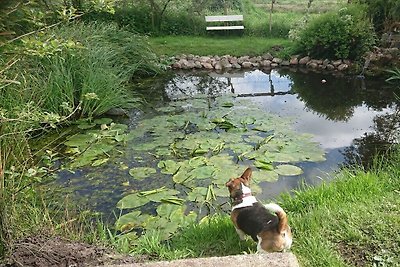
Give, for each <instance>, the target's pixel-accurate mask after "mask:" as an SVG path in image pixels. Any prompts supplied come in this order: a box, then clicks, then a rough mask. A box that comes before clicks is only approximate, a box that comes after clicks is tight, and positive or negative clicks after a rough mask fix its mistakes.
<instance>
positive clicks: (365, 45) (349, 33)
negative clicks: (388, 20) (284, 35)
mask: <svg viewBox="0 0 400 267" xmlns="http://www.w3.org/2000/svg"><path fill="white" fill-rule="evenodd" d="M374 43H375V33H374V31H373V27H372V24H371V22H370V21H368V19H366V16H365V8H364V7H363V6H361V5H357V6H349V7H346V8H342V9H340V10H339V11H337V12H329V13H326V14H323V15H321V16H319V17H317V18H315V19H313V20H311V21H310V23H309V24H308V25H307V26H306V28H305V29H304V30H302V31H301V32H300V33H299V39H298V40H297V46H298V50H299V52H300V53H305V54H308V55H310V56H312V57H315V58H330V59H337V58H339V59H340V58H348V59H358V58H360V57H361V56H362V55H363V54H364V53H365V52H367V51H368V50H369V49H370V48H371V47H372V45H373V44H374Z"/></svg>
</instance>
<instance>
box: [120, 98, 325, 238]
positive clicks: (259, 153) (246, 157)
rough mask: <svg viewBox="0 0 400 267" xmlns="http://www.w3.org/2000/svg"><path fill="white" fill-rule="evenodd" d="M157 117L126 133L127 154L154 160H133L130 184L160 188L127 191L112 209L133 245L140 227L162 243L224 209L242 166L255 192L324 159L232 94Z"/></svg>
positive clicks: (183, 104) (304, 137)
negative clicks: (250, 168)
mask: <svg viewBox="0 0 400 267" xmlns="http://www.w3.org/2000/svg"><path fill="white" fill-rule="evenodd" d="M227 103H229V104H227ZM158 111H159V113H160V114H159V115H158V116H155V117H152V118H148V119H144V120H142V121H140V122H139V124H138V125H137V128H136V129H134V130H133V131H132V132H130V133H129V134H128V136H129V138H128V139H127V140H128V141H127V145H128V146H129V149H130V150H133V151H134V152H135V151H136V152H137V153H139V154H150V155H152V156H153V158H154V160H155V161H156V162H155V164H154V163H151V162H148V161H140V162H136V163H135V167H133V168H130V169H129V170H127V172H128V173H129V176H130V178H129V179H128V180H130V181H131V182H132V184H133V183H134V181H146V180H148V181H152V180H160V181H164V182H161V183H164V186H162V187H161V188H152V189H147V190H138V191H134V192H131V193H128V194H126V195H125V196H124V197H123V198H122V199H120V200H119V202H118V203H117V208H119V209H120V210H121V217H119V219H118V220H117V222H116V225H115V226H116V229H117V230H118V231H121V232H122V233H123V234H127V235H129V238H133V239H137V238H138V236H137V235H136V233H137V230H139V229H141V230H140V232H143V233H146V232H148V231H154V230H156V231H158V233H159V235H160V236H162V237H163V238H164V239H168V238H170V237H171V236H172V235H173V234H174V233H175V232H176V231H177V230H178V229H180V228H182V227H184V226H185V225H187V224H189V223H191V222H193V221H195V220H200V219H201V218H203V217H204V216H206V215H207V214H212V213H214V212H220V211H222V210H226V209H227V208H226V207H224V205H225V203H226V201H227V197H228V193H227V190H226V188H225V182H226V181H227V180H228V179H229V178H230V177H236V176H237V175H238V174H240V173H241V172H242V171H243V168H245V166H246V165H254V166H255V167H256V168H257V170H255V171H254V185H253V186H252V188H253V190H254V192H256V193H260V192H261V191H262V189H261V187H260V186H258V185H257V184H258V183H260V182H265V181H268V182H273V181H276V180H277V179H278V178H279V175H284V176H298V175H300V174H301V173H302V172H303V171H302V169H301V168H300V167H299V166H296V165H295V164H296V163H297V162H303V161H323V160H325V158H324V152H323V151H322V150H321V149H320V148H319V147H318V145H317V144H316V143H314V142H313V141H312V136H311V135H308V134H300V133H297V132H295V131H293V130H292V129H291V120H290V119H284V118H280V117H277V116H275V115H271V114H268V113H266V112H264V111H262V110H261V109H259V108H256V107H255V106H253V105H252V104H251V102H247V101H243V100H237V99H235V98H234V97H232V96H225V97H218V98H216V99H214V100H213V99H208V98H196V99H191V100H178V101H174V102H171V103H169V105H168V106H167V107H162V108H158ZM199 115H200V116H199ZM129 144H134V145H129ZM150 184H151V183H150ZM189 203H190V207H191V208H190V209H189V208H188V207H187V205H188V204H189ZM149 210H150V211H151V210H153V212H150V213H149ZM165 210H168V212H166V211H165ZM178 219H179V220H180V221H178ZM140 238H141V237H140Z"/></svg>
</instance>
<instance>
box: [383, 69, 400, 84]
mask: <svg viewBox="0 0 400 267" xmlns="http://www.w3.org/2000/svg"><path fill="white" fill-rule="evenodd" d="M387 73H388V74H389V75H390V77H389V78H387V79H386V81H387V82H396V81H397V82H400V69H399V68H394V69H392V70H387Z"/></svg>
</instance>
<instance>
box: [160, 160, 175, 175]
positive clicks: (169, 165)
mask: <svg viewBox="0 0 400 267" xmlns="http://www.w3.org/2000/svg"><path fill="white" fill-rule="evenodd" d="M157 167H158V168H160V169H161V173H165V174H174V173H176V172H177V171H178V169H179V168H180V164H179V163H177V162H176V161H173V160H171V159H168V160H161V161H160V162H158V164H157Z"/></svg>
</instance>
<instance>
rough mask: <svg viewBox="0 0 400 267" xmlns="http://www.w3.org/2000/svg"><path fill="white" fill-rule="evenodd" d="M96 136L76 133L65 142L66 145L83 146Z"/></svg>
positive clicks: (92, 140)
mask: <svg viewBox="0 0 400 267" xmlns="http://www.w3.org/2000/svg"><path fill="white" fill-rule="evenodd" d="M95 140H96V137H94V136H93V135H89V134H76V135H73V136H71V137H68V140H67V141H66V142H64V145H66V146H71V147H83V146H87V145H88V144H90V143H92V142H94V141H95Z"/></svg>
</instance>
